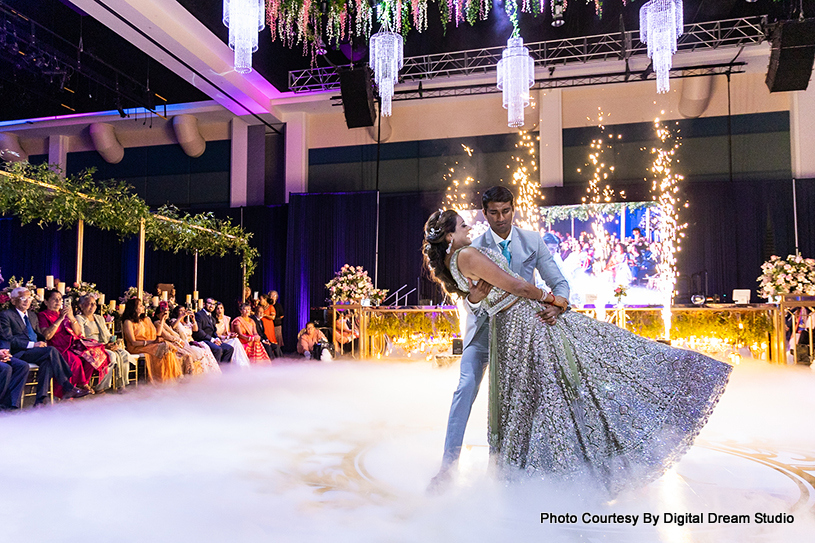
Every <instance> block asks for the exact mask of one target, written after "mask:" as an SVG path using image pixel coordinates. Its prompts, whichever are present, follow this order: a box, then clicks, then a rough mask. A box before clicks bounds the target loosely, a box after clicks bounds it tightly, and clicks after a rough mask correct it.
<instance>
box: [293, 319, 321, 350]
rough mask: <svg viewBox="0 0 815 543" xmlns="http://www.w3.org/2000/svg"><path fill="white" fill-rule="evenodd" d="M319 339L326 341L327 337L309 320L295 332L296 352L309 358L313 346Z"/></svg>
mask: <svg viewBox="0 0 815 543" xmlns="http://www.w3.org/2000/svg"><path fill="white" fill-rule="evenodd" d="M321 341H323V342H326V343H327V342H328V339H327V338H326V337H325V334H323V333H322V332H320V330H319V329H318V328H317V327H316V326H315V325H314V323H313V322H310V323H308V324H306V327H305V328H303V329H302V330H300V333H299V334H297V352H298V353H300V354H302V355H303V356H305V357H306V358H311V355H312V353H313V352H314V346H315V345H317V343H319V342H321Z"/></svg>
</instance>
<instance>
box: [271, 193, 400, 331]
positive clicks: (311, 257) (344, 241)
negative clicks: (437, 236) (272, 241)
mask: <svg viewBox="0 0 815 543" xmlns="http://www.w3.org/2000/svg"><path fill="white" fill-rule="evenodd" d="M376 197H377V195H376V193H375V192H352V193H337V194H292V195H291V196H290V197H289V217H288V241H287V244H286V255H287V257H286V291H285V292H286V297H285V299H283V306H284V309H285V312H286V318H285V319H284V320H283V333H284V341H285V342H286V343H287V344H288V345H293V344H294V341H295V337H296V334H297V332H298V330H300V329H301V328H303V327H304V326H305V325H306V322H308V320H309V319H310V316H311V308H312V307H320V306H324V305H326V297H327V295H328V293H327V291H326V288H325V284H326V283H327V282H328V281H330V280H331V278H332V277H333V276H334V274H335V273H336V272H337V271H338V270H339V269H340V268H341V267H342V266H343V264H351V265H354V266H362V267H363V268H365V270H366V271H367V272H368V274H369V275H371V276H372V277H373V270H374V260H375V244H376ZM391 227H392V228H395V229H399V230H400V231H402V232H404V229H403V227H402V225H399V224H398V220H394V221H392V225H391Z"/></svg>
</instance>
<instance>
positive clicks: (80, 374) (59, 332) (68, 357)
mask: <svg viewBox="0 0 815 543" xmlns="http://www.w3.org/2000/svg"><path fill="white" fill-rule="evenodd" d="M43 303H44V304H45V309H43V310H42V311H40V312H39V314H38V315H37V318H38V319H39V324H40V328H41V329H42V334H43V336H44V337H45V340H46V341H47V342H48V345H50V346H52V347H56V349H57V350H58V351H59V352H60V354H61V355H62V357H63V358H64V359H65V361H66V362H67V363H68V366H70V368H71V378H70V379H69V380H70V382H71V384H72V385H74V386H75V387H77V388H85V389H90V380H91V375H93V372H94V371H97V372H99V385H100V386H98V387H97V390H102V389H104V388H106V386H105V385H106V384H107V385H109V382H110V379H109V378H107V376H108V366H109V363H110V361H109V359H108V355H107V352H105V347H104V345H99V346H96V347H85V346H83V344H82V341H81V340H82V327H81V326H80V325H79V322H78V321H77V320H76V317H75V316H74V312H73V308H72V307H71V305H70V303H69V304H64V303H63V301H62V294H60V292H59V291H58V290H48V291H46V292H45V301H44V302H43ZM83 351H84V352H86V353H87V354H88V355H89V356H86V357H84V358H83V357H82V356H80V353H82V352H83ZM91 358H92V359H93V363H91V362H90V361H89V360H88V359H91Z"/></svg>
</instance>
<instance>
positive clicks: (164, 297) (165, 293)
mask: <svg viewBox="0 0 815 543" xmlns="http://www.w3.org/2000/svg"><path fill="white" fill-rule="evenodd" d="M167 294H169V293H168V292H167V291H166V290H163V291H161V301H162V302H166V301H167Z"/></svg>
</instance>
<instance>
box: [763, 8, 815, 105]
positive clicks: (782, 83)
mask: <svg viewBox="0 0 815 543" xmlns="http://www.w3.org/2000/svg"><path fill="white" fill-rule="evenodd" d="M770 43H771V44H772V51H771V52H770V66H769V68H768V69H767V79H766V83H767V87H768V88H769V89H770V92H783V91H798V90H806V88H807V86H808V85H809V78H810V77H811V76H812V61H813V59H815V19H804V20H803V21H784V22H782V23H779V24H778V25H776V27H775V28H774V29H773V31H772V33H771V34H770Z"/></svg>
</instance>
